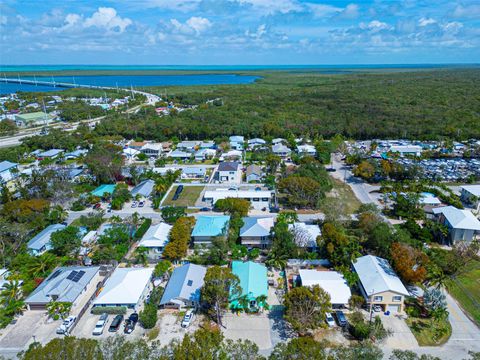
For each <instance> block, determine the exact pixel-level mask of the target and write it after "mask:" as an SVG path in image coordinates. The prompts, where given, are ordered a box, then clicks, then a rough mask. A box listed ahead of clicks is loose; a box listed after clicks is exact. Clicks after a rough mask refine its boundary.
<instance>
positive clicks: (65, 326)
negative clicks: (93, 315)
mask: <svg viewBox="0 0 480 360" xmlns="http://www.w3.org/2000/svg"><path fill="white" fill-rule="evenodd" d="M76 320H77V317H76V316H74V315H70V316H69V317H68V318H66V319H65V320H63V323H62V325H60V326H59V327H58V329H57V334H67V333H68V331H69V330H70V329H71V327H72V325H73V324H74V323H75V321H76Z"/></svg>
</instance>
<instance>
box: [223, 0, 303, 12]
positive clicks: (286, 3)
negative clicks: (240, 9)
mask: <svg viewBox="0 0 480 360" xmlns="http://www.w3.org/2000/svg"><path fill="white" fill-rule="evenodd" d="M230 1H233V2H237V3H239V4H243V5H250V6H252V7H253V8H254V9H256V10H257V11H260V12H262V13H264V14H274V13H281V14H288V13H290V12H299V11H302V10H303V6H302V5H301V4H300V3H299V2H298V1H296V0H230Z"/></svg>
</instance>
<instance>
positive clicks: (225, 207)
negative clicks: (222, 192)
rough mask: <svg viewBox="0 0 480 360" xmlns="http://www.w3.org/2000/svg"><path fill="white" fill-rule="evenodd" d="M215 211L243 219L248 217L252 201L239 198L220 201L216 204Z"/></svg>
mask: <svg viewBox="0 0 480 360" xmlns="http://www.w3.org/2000/svg"><path fill="white" fill-rule="evenodd" d="M215 209H216V210H218V211H222V212H225V213H227V214H230V215H237V216H240V217H243V216H247V215H248V210H249V209H250V201H248V200H245V199H238V198H226V199H220V200H217V202H216V203H215Z"/></svg>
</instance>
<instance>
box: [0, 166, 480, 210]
mask: <svg viewBox="0 0 480 360" xmlns="http://www.w3.org/2000/svg"><path fill="white" fill-rule="evenodd" d="M0 165H1V164H0ZM460 188H461V191H460V198H461V200H462V201H463V202H464V203H466V204H470V205H473V206H474V207H475V208H476V209H477V210H479V209H480V185H464V186H461V187H460Z"/></svg>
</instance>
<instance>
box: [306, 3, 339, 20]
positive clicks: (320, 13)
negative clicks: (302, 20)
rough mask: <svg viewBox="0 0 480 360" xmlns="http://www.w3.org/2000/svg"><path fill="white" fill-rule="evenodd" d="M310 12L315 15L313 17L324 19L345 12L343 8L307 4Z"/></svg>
mask: <svg viewBox="0 0 480 360" xmlns="http://www.w3.org/2000/svg"><path fill="white" fill-rule="evenodd" d="M306 5H307V7H308V8H309V10H310V11H311V12H312V13H313V16H314V17H316V18H322V17H326V16H331V15H333V14H338V13H340V12H341V11H343V9H342V8H339V7H336V6H332V5H325V4H311V3H308V4H306Z"/></svg>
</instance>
